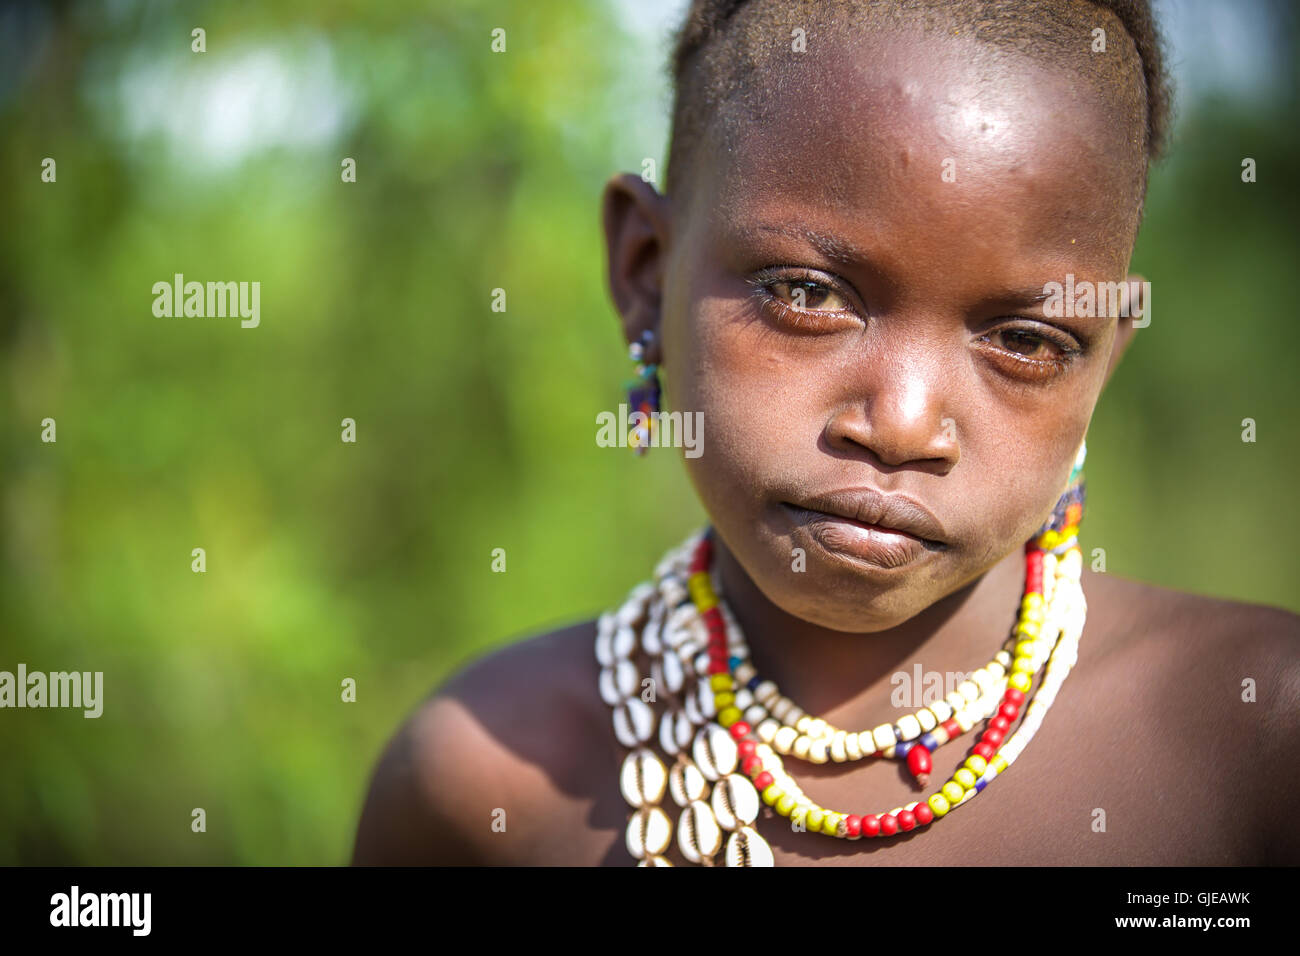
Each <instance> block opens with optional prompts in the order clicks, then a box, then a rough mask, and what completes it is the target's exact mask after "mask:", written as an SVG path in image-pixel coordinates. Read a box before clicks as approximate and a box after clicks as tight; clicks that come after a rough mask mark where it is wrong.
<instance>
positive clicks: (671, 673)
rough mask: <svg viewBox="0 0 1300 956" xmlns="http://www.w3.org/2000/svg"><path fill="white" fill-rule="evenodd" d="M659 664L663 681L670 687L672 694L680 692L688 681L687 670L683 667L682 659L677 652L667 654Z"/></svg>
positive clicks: (669, 690)
mask: <svg viewBox="0 0 1300 956" xmlns="http://www.w3.org/2000/svg"><path fill="white" fill-rule="evenodd" d="M658 664H659V670H660V675H661V677H662V683H663V685H664V686H665V687H666V688H668V692H669V693H670V694H676V693H678V692H680V691H681V689H682V685H683V684H684V683H685V682H686V672H685V670H684V669H683V668H682V662H681V660H680V659H679V658H678V657H677V655H676V654H666V655H664V657H663V658H662V659H661V660H660V661H658Z"/></svg>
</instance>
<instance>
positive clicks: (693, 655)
mask: <svg viewBox="0 0 1300 956" xmlns="http://www.w3.org/2000/svg"><path fill="white" fill-rule="evenodd" d="M1086 454H1087V446H1086V443H1084V444H1083V445H1081V446H1080V448H1079V453H1078V455H1077V456H1076V458H1075V462H1074V467H1073V468H1072V469H1071V472H1070V477H1069V480H1068V482H1067V487H1066V490H1065V492H1064V493H1063V494H1062V495H1061V497H1060V500H1059V501H1058V502H1057V504H1056V506H1055V507H1054V508H1053V509H1052V513H1051V515H1050V517H1049V518H1048V519H1047V521H1046V522H1045V523H1044V524H1043V525H1042V527H1041V528H1040V529H1039V531H1038V532H1037V533H1036V534H1035V535H1034V536H1033V537H1032V538H1030V539H1029V541H1028V542H1026V544H1025V587H1024V594H1023V597H1022V599H1021V602H1020V607H1019V613H1018V615H1017V620H1016V623H1015V624H1014V625H1013V626H1012V628H1011V632H1010V634H1009V635H1008V637H1007V638H1006V640H1005V641H1004V642H1003V645H1002V647H1001V649H1000V650H999V651H998V652H997V654H996V655H994V657H993V659H992V660H991V661H989V662H988V663H987V664H985V665H984V666H983V667H981V668H980V669H979V670H977V671H975V673H973V674H971V675H970V678H969V679H968V680H966V681H964V682H962V683H961V684H959V685H958V686H957V688H956V689H955V690H954V691H953V692H952V693H950V694H948V695H947V697H945V698H944V699H943V700H939V701H936V702H934V703H932V704H930V705H929V706H928V707H922V708H921V709H919V710H917V711H915V712H914V713H908V714H903V715H901V716H899V717H897V718H896V721H895V722H893V723H885V724H881V725H880V726H878V727H875V728H873V729H870V730H860V731H851V730H842V729H840V728H837V727H835V726H833V725H832V724H830V723H829V722H828V721H826V720H824V719H822V718H820V717H815V716H813V715H811V714H808V713H806V712H805V711H804V710H803V709H802V708H800V707H799V706H798V705H797V704H795V703H794V701H792V700H790V699H789V698H788V697H785V696H783V695H782V694H781V692H780V689H779V688H778V687H777V686H776V684H775V683H773V682H772V681H771V680H767V679H765V678H764V677H762V676H761V675H760V673H759V672H758V670H757V669H756V666H755V664H754V662H753V661H752V660H751V658H750V654H749V649H748V647H746V645H745V639H744V635H743V634H742V633H741V631H740V627H739V625H738V624H737V623H736V619H735V617H734V615H733V614H732V612H731V609H730V608H729V607H728V606H727V604H726V602H725V601H724V600H723V598H722V596H721V589H720V587H719V582H718V580H717V577H716V574H715V573H714V571H713V570H712V568H711V565H712V557H713V543H712V532H711V530H710V529H707V528H706V529H704V530H703V531H701V532H698V533H696V534H693V535H691V537H689V538H688V539H687V540H686V541H685V542H683V543H682V544H681V545H680V546H678V547H676V548H674V549H672V550H671V551H669V553H668V554H667V555H666V556H665V557H664V559H663V560H662V561H661V562H660V564H659V566H658V567H657V568H656V569H655V577H654V581H653V582H644V583H642V584H639V585H637V586H636V587H635V588H633V589H632V591H631V593H630V594H629V595H628V598H627V600H626V602H625V603H624V604H623V605H622V607H620V608H619V609H618V610H617V611H610V612H606V613H605V614H603V615H601V617H600V620H599V622H598V624H597V634H596V658H597V660H598V661H599V663H600V666H601V671H600V681H599V685H600V694H601V697H602V699H603V700H604V701H605V702H606V703H607V704H609V705H610V707H611V708H613V720H614V734H615V737H616V738H617V739H618V742H619V744H620V745H621V746H622V747H623V748H625V749H626V751H627V752H626V754H625V756H624V760H623V764H622V769H621V772H620V777H619V787H620V790H621V792H622V794H623V798H624V799H625V800H626V801H627V802H628V804H629V805H630V806H631V807H632V813H631V815H630V817H629V819H628V823H627V828H626V831H625V842H626V846H627V850H628V852H629V853H630V854H631V856H632V857H633V858H634V859H636V860H637V861H638V862H637V865H638V866H672V865H673V864H672V862H671V861H669V860H668V859H667V857H666V856H665V854H666V853H667V852H668V851H669V847H670V845H671V844H672V842H673V834H674V831H675V832H676V843H677V848H678V850H679V851H680V854H681V857H682V858H683V859H684V860H686V861H688V862H690V863H695V864H699V865H703V866H716V865H720V864H725V865H727V866H772V865H774V863H775V860H774V857H773V854H772V850H771V847H770V846H769V845H768V843H767V841H766V840H765V839H764V838H763V837H762V835H761V834H759V832H758V830H757V821H758V817H759V815H760V811H762V814H763V815H764V816H766V817H769V818H770V817H773V816H776V815H780V816H782V817H786V818H788V819H789V821H790V826H791V827H792V828H793V829H795V830H797V831H803V832H808V833H821V834H824V835H826V836H831V837H838V838H840V839H846V840H860V839H879V838H888V837H890V836H893V835H894V834H897V833H899V832H906V831H910V830H915V829H919V828H923V827H928V826H930V825H931V824H932V823H934V822H935V821H937V820H940V819H942V818H943V817H944V816H946V815H947V814H948V813H950V812H952V811H953V810H955V809H956V808H957V807H960V806H964V805H965V804H966V803H967V802H969V801H970V800H972V799H974V798H975V796H976V795H977V794H979V793H980V792H982V791H983V790H984V788H985V787H987V786H988V785H989V784H990V783H992V782H993V780H995V779H996V778H997V777H998V776H999V775H1001V774H1002V773H1004V772H1005V771H1006V770H1007V769H1008V768H1009V767H1010V766H1011V765H1012V764H1013V763H1014V762H1015V761H1016V758H1017V757H1019V756H1020V754H1021V752H1022V751H1023V750H1024V748H1025V747H1026V746H1027V745H1028V744H1029V741H1030V740H1031V739H1032V738H1033V736H1034V734H1035V733H1036V732H1037V730H1038V728H1039V726H1040V725H1041V724H1042V720H1043V717H1044V716H1045V715H1046V713H1047V710H1048V708H1050V707H1051V705H1052V703H1053V701H1055V699H1056V695H1057V692H1058V691H1059V690H1060V687H1061V684H1062V683H1063V682H1064V680H1065V678H1066V676H1067V675H1068V674H1069V672H1070V668H1071V667H1072V666H1073V665H1074V663H1075V661H1076V660H1077V657H1078V645H1079V638H1080V636H1081V634H1082V632H1083V625H1084V620H1085V617H1086V615H1087V602H1086V601H1085V600H1084V596H1083V590H1082V588H1081V586H1080V578H1081V575H1082V570H1083V554H1082V552H1081V551H1080V549H1079V544H1078V530H1079V522H1080V520H1081V519H1082V517H1083V504H1084V482H1083V474H1082V469H1083V463H1084V459H1085V457H1086ZM1044 665H1046V666H1045V667H1044ZM1040 671H1041V672H1042V675H1041V681H1039V684H1038V689H1037V691H1036V692H1034V693H1033V694H1032V696H1031V694H1030V690H1031V688H1032V686H1033V683H1034V680H1035V678H1036V677H1038V675H1039V673H1040ZM647 674H648V676H649V677H650V678H651V679H652V680H653V684H650V685H648V686H651V687H653V688H654V689H655V691H654V693H653V694H652V695H650V696H649V699H646V697H645V694H646V691H645V690H644V689H643V675H647ZM1022 715H1023V716H1022ZM1017 718H1021V719H1020V725H1019V727H1017V728H1016V730H1015V731H1014V733H1013V732H1012V730H1011V725H1012V723H1013V722H1015V721H1016V720H1017ZM980 721H986V722H987V723H985V725H984V730H983V732H982V734H981V735H980V737H979V740H978V742H977V743H975V745H974V746H973V747H971V748H970V753H969V755H968V756H967V758H966V760H965V761H964V763H963V764H962V766H961V768H960V769H958V770H957V772H956V773H954V774H953V775H952V777H951V778H950V779H949V780H948V781H947V782H945V783H944V784H943V786H942V787H940V788H939V789H938V790H936V791H935V792H934V793H932V794H931V795H930V796H929V797H927V798H925V799H923V800H914V801H911V802H908V803H905V804H903V805H901V806H897V807H893V808H892V809H890V810H888V811H885V812H877V813H857V812H841V811H837V810H830V809H827V808H825V807H821V806H819V805H817V804H816V803H815V802H814V801H812V800H811V799H809V798H808V796H807V795H806V794H805V793H804V792H803V790H802V789H800V787H799V785H798V783H797V782H796V781H795V780H794V778H793V777H792V776H791V775H790V774H789V773H788V772H787V771H786V770H785V765H784V759H783V758H787V757H795V758H797V759H800V760H807V761H810V762H812V763H826V762H827V761H828V760H830V761H835V762H836V763H843V762H848V761H855V760H863V759H867V758H880V759H893V760H906V761H907V765H908V768H909V770H911V772H912V774H913V775H914V777H915V778H916V781H917V783H918V785H920V786H922V787H925V786H927V785H928V783H929V773H930V769H931V768H930V754H931V752H933V751H934V750H936V749H937V748H939V747H941V746H944V745H945V744H948V743H951V742H953V741H956V740H958V739H959V738H961V737H963V736H965V735H966V734H968V733H969V732H970V731H971V730H972V729H974V727H975V725H976V724H977V723H978V722H980ZM656 744H657V745H658V750H659V752H656V748H655V745H656ZM660 753H662V754H663V755H664V756H663V757H661V756H660ZM665 795H668V796H669V797H670V798H671V800H672V802H673V803H674V804H676V806H677V808H678V814H677V821H676V827H674V825H673V821H672V819H671V818H670V817H669V815H668V812H667V811H666V810H665V801H664V796H665ZM719 854H721V858H720V859H719Z"/></svg>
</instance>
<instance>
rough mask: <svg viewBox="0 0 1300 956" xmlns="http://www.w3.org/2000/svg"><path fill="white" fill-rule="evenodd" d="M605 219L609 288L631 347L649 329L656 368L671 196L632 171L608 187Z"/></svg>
mask: <svg viewBox="0 0 1300 956" xmlns="http://www.w3.org/2000/svg"><path fill="white" fill-rule="evenodd" d="M601 218H602V221H603V223H604V227H605V246H606V254H607V258H608V265H609V290H610V295H611V297H612V298H613V300H614V308H616V309H617V310H618V314H619V317H620V319H621V320H622V324H623V337H624V338H625V339H627V341H628V343H629V344H630V343H632V342H636V341H638V340H640V338H641V334H642V333H643V332H645V331H647V330H650V331H653V332H654V333H655V344H654V346H653V347H652V348H651V349H650V351H648V352H647V353H646V360H647V361H649V362H652V363H655V364H658V363H659V362H660V361H661V359H662V356H661V354H660V344H659V318H660V306H661V303H662V298H663V276H664V271H665V267H666V261H665V260H666V258H667V254H668V240H669V235H670V226H671V215H670V210H669V203H668V198H667V197H666V196H663V195H661V194H660V193H659V192H658V191H656V190H655V188H654V187H653V186H652V185H650V184H649V183H647V182H645V181H644V180H643V179H641V177H640V176H636V175H634V174H632V173H619V174H617V175H615V176H612V177H611V178H610V179H609V181H608V182H606V183H605V190H604V194H603V195H602V197H601Z"/></svg>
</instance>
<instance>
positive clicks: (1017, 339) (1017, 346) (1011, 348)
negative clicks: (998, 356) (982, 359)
mask: <svg viewBox="0 0 1300 956" xmlns="http://www.w3.org/2000/svg"><path fill="white" fill-rule="evenodd" d="M993 334H994V335H995V336H1001V337H1002V342H1003V345H1004V347H1005V348H1006V350H1007V351H1008V352H1014V353H1015V354H1017V355H1020V356H1023V357H1025V358H1034V357H1036V356H1037V353H1038V352H1039V351H1040V350H1042V349H1043V348H1044V347H1045V346H1055V345H1056V343H1054V342H1052V341H1051V340H1049V339H1047V338H1045V337H1044V336H1041V335H1036V334H1035V333H1033V332H1026V331H1025V330H1024V329H1002V330H1000V331H998V332H995V333H993ZM1058 350H1059V349H1058Z"/></svg>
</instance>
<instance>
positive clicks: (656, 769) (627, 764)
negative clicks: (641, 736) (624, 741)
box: [618, 747, 668, 807]
mask: <svg viewBox="0 0 1300 956" xmlns="http://www.w3.org/2000/svg"><path fill="white" fill-rule="evenodd" d="M618 782H619V787H620V789H621V790H622V791H623V799H624V800H626V801H627V802H628V803H630V804H631V805H632V806H634V807H644V806H646V805H652V804H657V803H658V802H659V801H660V800H662V799H663V796H664V790H665V788H666V787H667V786H668V770H667V769H666V768H665V767H664V764H663V761H662V760H660V759H659V757H658V756H657V755H656V754H655V752H654V751H653V750H651V749H650V748H649V747H638V748H637V749H636V750H633V751H632V752H631V753H630V754H628V755H627V756H626V757H624V758H623V770H622V772H621V773H620V774H619V781H618Z"/></svg>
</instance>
